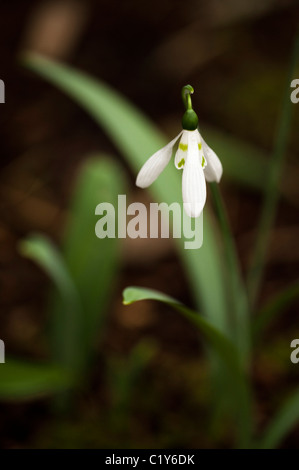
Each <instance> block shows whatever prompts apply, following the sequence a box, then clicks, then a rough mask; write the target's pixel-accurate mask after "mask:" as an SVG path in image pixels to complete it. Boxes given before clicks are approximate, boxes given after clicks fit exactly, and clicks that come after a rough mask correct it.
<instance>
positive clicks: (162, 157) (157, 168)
mask: <svg viewBox="0 0 299 470" xmlns="http://www.w3.org/2000/svg"><path fill="white" fill-rule="evenodd" d="M182 132H183V131H182ZM182 132H180V133H179V135H177V136H176V137H175V138H174V139H173V140H172V141H171V142H169V144H167V145H166V146H165V147H163V148H162V149H160V150H158V151H157V152H156V153H154V155H152V156H151V157H150V158H149V159H148V160H147V161H146V162H145V164H144V165H143V167H142V168H141V170H140V171H139V173H138V175H137V178H136V186H138V187H139V188H147V187H148V186H149V185H151V184H152V183H153V182H154V181H155V179H157V178H158V176H159V175H160V173H162V171H163V170H164V168H165V167H166V165H167V164H168V163H169V160H170V159H171V155H172V148H173V146H174V144H175V143H176V141H177V140H178V139H179V138H180V136H181V134H182Z"/></svg>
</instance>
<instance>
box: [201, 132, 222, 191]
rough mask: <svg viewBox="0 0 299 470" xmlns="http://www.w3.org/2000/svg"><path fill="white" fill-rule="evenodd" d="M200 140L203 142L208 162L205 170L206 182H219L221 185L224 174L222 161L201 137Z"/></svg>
mask: <svg viewBox="0 0 299 470" xmlns="http://www.w3.org/2000/svg"><path fill="white" fill-rule="evenodd" d="M200 138H201V142H202V148H203V153H204V157H205V159H206V161H207V166H206V167H205V168H204V173H205V177H206V180H207V181H209V182H212V181H217V183H219V181H220V179H221V176H222V172H223V168H222V164H221V161H220V160H219V158H218V157H217V155H216V153H215V152H214V150H212V149H211V148H210V147H209V146H208V144H206V142H205V141H204V140H203V138H202V137H201V136H200Z"/></svg>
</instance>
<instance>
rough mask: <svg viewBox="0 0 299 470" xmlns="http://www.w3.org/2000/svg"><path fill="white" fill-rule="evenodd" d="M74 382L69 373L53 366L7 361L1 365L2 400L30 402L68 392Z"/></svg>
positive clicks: (0, 385)
mask: <svg viewBox="0 0 299 470" xmlns="http://www.w3.org/2000/svg"><path fill="white" fill-rule="evenodd" d="M71 382H72V380H71V377H70V376H69V374H68V372H67V371H66V370H64V369H61V368H60V367H58V366H56V365H53V364H40V363H39V364H38V363H30V362H23V361H18V360H13V359H7V362H5V363H4V364H1V365H0V399H1V400H9V401H11V400H28V399H33V398H36V397H37V396H44V395H52V394H55V393H58V392H62V391H65V390H67V389H68V388H69V387H70V384H71Z"/></svg>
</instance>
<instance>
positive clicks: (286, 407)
mask: <svg viewBox="0 0 299 470" xmlns="http://www.w3.org/2000/svg"><path fill="white" fill-rule="evenodd" d="M298 422H299V390H298V389H297V390H296V391H295V392H294V393H293V394H292V395H291V396H290V397H289V398H288V399H287V400H286V401H285V403H284V404H283V405H282V407H281V409H280V410H279V411H278V413H277V414H276V416H275V417H274V418H273V419H272V421H271V423H270V424H269V426H268V428H267V430H266V432H265V434H264V436H263V438H262V439H261V441H260V442H258V446H259V447H260V448H262V449H274V448H275V447H278V446H279V444H280V443H281V442H282V441H283V439H284V438H285V437H286V436H287V434H289V433H290V432H291V431H292V429H293V428H294V427H295V426H296V425H297V424H298Z"/></svg>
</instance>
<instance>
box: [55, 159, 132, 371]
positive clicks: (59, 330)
mask: <svg viewBox="0 0 299 470" xmlns="http://www.w3.org/2000/svg"><path fill="white" fill-rule="evenodd" d="M123 188H124V181H123V175H122V172H121V171H120V168H119V166H118V165H116V164H115V163H114V162H113V161H112V160H108V159H107V158H94V159H89V160H88V161H87V162H86V163H85V164H84V165H83V167H82V168H81V171H80V172H79V175H78V180H77V182H76V185H75V188H74V192H73V197H72V200H71V208H70V218H69V221H68V224H67V227H66V230H65V236H64V242H63V247H62V255H63V258H64V260H65V264H66V266H67V269H68V271H69V273H70V276H71V278H72V280H73V283H74V286H75V288H76V291H77V292H78V296H79V298H80V306H81V318H80V322H79V329H78V334H76V333H75V332H74V334H75V338H76V341H74V342H73V345H74V349H73V350H72V351H70V350H69V349H68V348H67V347H66V346H65V341H66V336H67V335H68V331H71V330H72V325H71V324H70V321H71V317H70V316H66V315H65V311H64V305H63V303H62V302H61V299H60V297H59V296H56V295H54V298H53V304H52V305H53V307H52V309H53V310H52V315H53V320H52V341H53V349H54V351H56V355H55V358H56V360H59V357H58V356H60V360H62V363H69V364H72V367H73V368H77V369H79V370H80V368H81V367H84V364H85V363H86V360H88V358H89V356H90V354H91V351H92V349H93V345H94V341H95V338H96V336H97V335H102V328H103V327H104V323H105V319H106V311H107V304H108V301H109V299H110V296H111V294H112V292H113V289H114V286H115V282H116V276H117V271H118V260H119V250H118V245H119V243H118V239H117V237H115V238H108V237H106V238H103V239H99V238H97V236H96V233H95V226H96V223H97V221H98V220H99V219H100V216H99V215H96V214H95V210H96V207H97V205H98V204H100V203H103V202H105V203H111V204H112V205H113V206H114V207H117V202H118V193H119V192H120V193H122V192H123ZM112 217H113V215H112ZM109 220H110V219H109ZM116 230H117V227H116Z"/></svg>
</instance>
